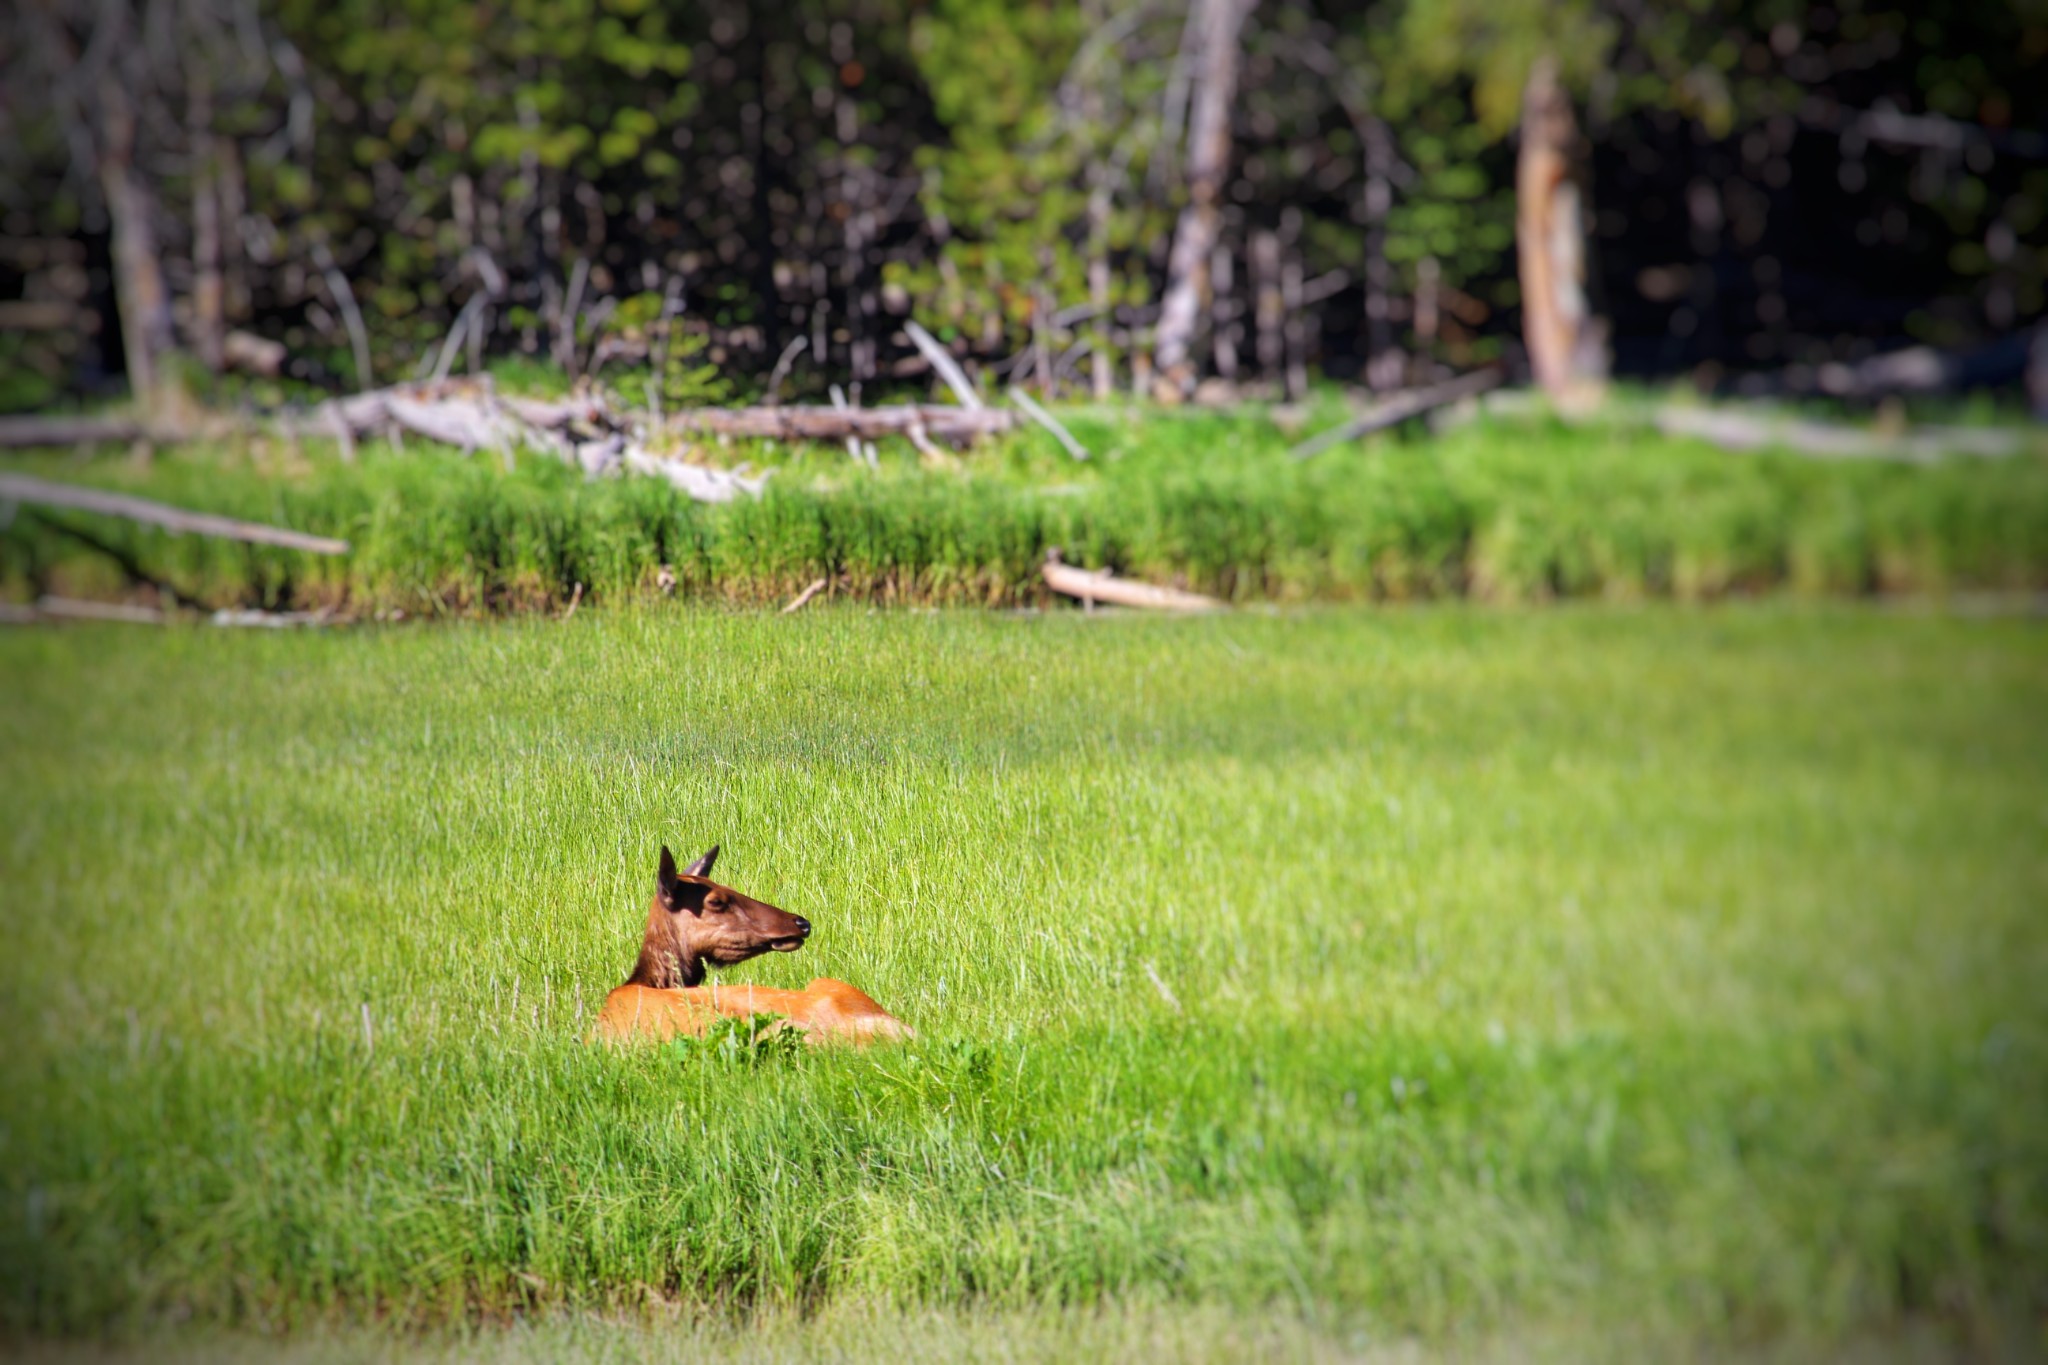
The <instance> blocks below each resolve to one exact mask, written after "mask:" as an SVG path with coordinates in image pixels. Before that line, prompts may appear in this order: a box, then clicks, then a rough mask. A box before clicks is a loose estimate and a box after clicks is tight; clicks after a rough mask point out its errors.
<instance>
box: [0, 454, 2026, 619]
mask: <svg viewBox="0 0 2048 1365" xmlns="http://www.w3.org/2000/svg"><path fill="white" fill-rule="evenodd" d="M1075 421H1076V422H1077V424H1078V425H1079V426H1080V428H1081V430H1082V432H1083V433H1084V435H1086V436H1087V437H1088V439H1089V440H1090V441H1091V443H1092V444H1094V445H1095V446H1096V448H1097V449H1098V450H1099V451H1100V452H1101V456H1100V458H1098V459H1097V460H1095V461H1094V462H1092V463H1091V464H1090V465H1087V466H1078V465H1074V464H1072V463H1070V462H1068V463H1058V464H1056V463H1054V462H1053V461H1052V460H1051V459H1050V458H1049V457H1048V456H1047V455H1046V454H1045V452H1044V451H1043V450H1041V449H1039V448H1038V447H1037V446H1036V445H1035V444H1034V441H1035V440H1036V437H1035V434H1034V435H1032V436H1024V437H1018V438H1015V439H1013V440H1012V441H1010V442H1009V443H1008V444H1007V445H1005V446H999V447H997V448H995V449H993V450H991V451H988V452H984V453H983V454H981V455H977V456H976V457H974V461H973V463H972V465H971V467H970V468H969V469H968V470H967V471H965V472H961V473H930V472H922V471H919V470H918V469H917V468H916V466H915V465H914V464H913V463H912V462H911V461H909V460H908V459H899V460H895V461H892V462H891V464H890V465H889V467H888V468H887V470H886V471H885V472H883V473H882V474H879V475H872V476H870V475H860V474H855V473H853V472H851V471H849V470H848V469H847V468H846V467H845V465H844V461H843V460H842V461H840V462H839V463H836V464H835V463H833V462H832V461H831V458H830V457H829V456H828V455H826V454H822V453H820V452H817V451H811V452H802V453H796V454H792V453H790V452H788V451H772V450H766V449H755V450H753V451H751V452H746V453H750V454H752V455H753V456H755V457H756V458H758V459H761V460H764V461H767V462H770V463H773V462H776V461H781V462H782V465H783V467H782V468H781V469H780V470H779V472H778V475H777V477H776V478H775V479H774V480H773V481H772V482H771V484H770V486H769V492H768V494H767V496H766V497H764V498H763V499H761V500H760V501H758V502H755V501H752V500H741V501H739V502H735V503H733V504H730V505H726V506H721V507H707V506H704V505H701V504H697V503H692V502H690V501H688V500H687V499H684V498H682V497H681V496H680V495H678V494H676V493H674V492H672V491H671V490H669V489H667V488H666V487H665V486H663V485H661V484H659V483H658V482H656V481H651V480H646V479H634V480H608V481H600V482H597V483H586V482H584V481H583V480H582V479H581V477H580V476H578V475H576V474H575V473H573V472H572V471H569V470H568V469H566V468H564V467H562V466H560V465H559V464H555V463H553V462H551V461H544V460H543V461H532V460H529V461H527V462H524V463H522V464H521V465H520V466H519V468H518V469H517V470H516V471H514V472H513V473H510V474H507V473H505V472H503V471H502V470H501V469H499V468H498V467H497V465H496V462H495V461H494V460H492V459H489V458H485V459H478V460H473V461H466V460H463V459H461V458H459V457H456V456H453V455H449V454H445V453H441V454H431V453H422V451H421V448H420V447H419V446H418V445H417V444H414V445H413V446H411V447H408V450H409V452H410V453H407V454H395V453H393V452H390V451H388V450H383V449H381V448H372V450H371V451H370V452H369V453H368V455H367V457H366V458H365V460H364V461H363V463H361V464H360V465H356V466H345V465H342V464H339V463H338V462H336V461H334V460H333V459H332V457H331V456H329V455H326V454H316V455H315V456H314V457H312V458H302V459H300V460H299V461H297V462H296V463H295V464H287V463H286V462H282V461H279V460H278V459H276V458H275V457H272V458H270V459H268V460H265V461H252V460H250V459H248V458H246V457H243V456H237V455H234V454H232V453H228V452H223V451H217V450H215V451H199V452H196V453H192V454H188V455H181V456H176V457H170V458H162V459H160V460H159V461H158V462H157V463H156V464H154V465H153V466H151V467H149V468H148V469H146V470H138V469H136V468H134V467H132V466H128V465H125V464H122V463H118V462H114V463H101V464H89V465H86V466H83V467H80V468H64V469H61V470H60V472H61V473H62V475H63V476H64V477H67V478H74V479H84V480H88V481H94V482H101V483H106V484H109V485H111V486H118V487H124V488H129V489H132V490H134V491H138V492H142V493H146V494H150V495H154V496H159V497H162V498H165V499H167V500H170V501H174V502H178V503H181V504H186V505H191V506H198V507H205V508H209V509H213V510H218V511H224V512H229V513H233V514H237V515H242V516H246V517H252V518H257V519H261V520H267V521H273V522H282V523H286V524H289V525H293V526H297V527H301V528H303V529H308V530H313V531H317V532H321V533H324V534H331V535H337V536H342V537H346V538H347V539H349V540H350V541H351V542H353V544H354V547H355V548H354V552H353V553H352V554H351V555H349V556H348V557H347V558H345V559H339V560H322V559H319V558H317V557H313V556H305V555H299V554H294V553H291V552H284V551H275V550H269V549H264V548H259V547H250V546H242V545H234V544H229V543H224V542H217V541H202V540H199V539H197V538H191V537H184V538H180V537H170V536H165V535H162V534H160V533H157V532H152V531H146V530H141V529H137V528H133V527H125V526H120V525H98V526H86V525H85V524H84V522H83V521H82V520H81V519H79V518H78V517H76V516H75V515H69V514H49V515H47V516H46V515H44V514H41V513H36V512H33V511H25V512H23V513H22V514H21V515H20V516H19V517H18V518H17V520H16V521H15V522H14V523H13V524H12V525H11V526H10V527H9V528H8V529H7V530H6V531H5V533H4V534H0V586H4V587H6V588H7V589H8V590H10V591H12V592H14V593H15V594H17V595H21V594H24V593H26V592H29V591H32V590H41V589H48V588H52V587H55V588H58V589H61V590H65V591H72V592H86V593H110V592H116V591H119V590H120V589H121V588H122V587H123V579H122V576H121V574H120V573H119V572H118V571H117V570H115V569H114V568H113V566H112V565H111V564H110V562H109V561H108V560H107V559H105V558H104V557H103V556H101V555H99V554H97V553H96V552H93V551H90V550H87V549H85V548H83V547H81V546H80V545H78V544H77V543H76V542H75V541H72V540H70V539H67V538H66V537H65V536H64V535H62V534H61V533H59V532H57V531H55V530H53V529H52V523H53V522H54V523H64V524H69V525H73V526H78V527H82V528H83V529H87V530H88V531H89V532H90V534H92V535H95V536H98V537H100V538H103V539H106V540H110V541H112V542H114V543H115V544H116V546H117V548H120V549H121V550H122V551H123V552H124V553H126V554H127V555H129V556H130V557H131V558H132V559H133V560H134V561H135V562H136V564H137V565H139V566H140V567H141V568H142V570H143V571H144V574H145V576H146V577H149V578H154V579H156V580H159V581H161V582H165V583H168V584H170V585H171V586H172V587H174V588H176V589H177V590H178V591H180V592H182V593H184V594H185V595H187V596H189V597H192V598H194V599H198V600H201V601H204V602H206V603H208V604H210V605H223V604H228V603H239V604H246V605H261V606H272V607H287V606H299V607H310V606H341V607H345V608H348V609H350V610H353V611H357V612H361V613H373V612H378V611H389V610H392V609H398V610H403V611H406V612H409V613H413V614H419V613H423V612H424V613H444V612H463V613H467V612H476V611H484V610H517V609H520V608H523V607H540V606H558V605H559V604H561V603H562V602H564V601H566V600H567V599H569V598H570V597H571V596H572V595H573V593H574V588H575V585H577V584H582V585H583V586H584V588H585V590H586V592H587V593H589V594H591V595H593V596H594V597H595V598H596V599H599V600H603V599H624V598H634V597H642V596H647V595H651V594H652V593H653V592H654V586H653V585H654V583H655V581H656V579H657V577H658V575H659V574H660V571H661V566H663V565H668V566H670V571H671V573H672V574H673V575H674V576H675V578H676V580H677V588H678V590H679V591H680V592H682V593H683V594H685V595H687V596H695V597H714V598H725V599H731V600H740V601H761V600H765V599H769V598H775V597H781V596H786V595H787V594H789V593H790V592H793V591H795V590H796V589H797V588H799V587H801V586H803V585H804V584H806V583H808V582H810V581H811V580H812V579H814V578H816V577H819V576H827V577H831V578H833V579H834V580H835V582H836V583H837V584H838V586H839V589H840V590H842V591H845V592H849V593H852V594H854V595H856V596H860V597H867V598H876V599H880V600H884V601H915V602H934V603H988V604H1005V603H1019V602H1030V601H1036V600H1041V599H1042V598H1043V596H1044V590H1043V588H1042V587H1041V585H1040V584H1039V581H1038V567H1039V565H1040V564H1041V563H1042V562H1043V559H1044V556H1045V551H1046V549H1047V547H1049V546H1059V547H1061V548H1062V549H1063V550H1064V551H1065V552H1066V554H1067V557H1068V558H1069V560H1070V561H1075V562H1085V563H1088V564H1091V565H1108V566H1111V567H1114V568H1117V569H1119V570H1122V571H1125V572H1128V573H1131V574H1137V575H1142V576H1145V577H1148V578H1156V579H1162V580H1170V581H1175V582H1179V583H1183V584H1187V585H1191V586H1194V587H1196V588H1199V589H1202V590H1204V591H1208V592H1213V593H1219V594H1221V595H1223V596H1226V597H1230V598H1234V599H1238V600H1255V599H1277V600H1301V599H1336V600H1357V599H1369V600H1403V599H1414V598H1432V597H1446V596H1456V595H1465V594H1469V595H1472V596H1476V597H1481V598H1485V599H1489V600H1498V601H1527V600H1536V599H1547V598H1556V597H1607V598H1639V597H1666V596H1669V597H1678V598H1683V599H1702V598H1712V597H1717V596H1722V595H1726V594H1729V593H1743V592H1753V591H1762V590H1772V589H1781V588H1789V589H1791V590H1794V591H1797V592H1802V593H1813V594H1840V593H1847V594H1861V593H1867V592H1872V591H1878V590H1887V591H1919V592H1940V591H1947V590H1951V589H1964V588H2038V587H2041V586H2043V585H2044V584H2048V462H2044V461H2042V460H2040V459H2038V458H2033V457H2022V458H2017V459H2013V460H2008V461H2000V462H1975V461H1970V462H1958V463H1951V464H1944V465H1941V466H1939V467H1935V468H1915V467H1909V466H1896V465H1883V464H1876V463H1861V464H1854V463H1852V464H1826V463H1818V462H1814V461H1808V460H1800V459H1797V458H1794V457H1791V456H1782V455H1779V456H1772V455H1763V456H1734V455H1729V454H1726V453H1724V452H1721V451H1718V450H1713V449H1709V448H1707V447H1704V446H1701V445H1698V444H1695V443H1687V442H1679V441H1671V440H1666V439H1663V438H1661V437H1657V436H1654V435H1649V434H1645V433H1642V432H1635V431H1628V430H1625V429H1620V428H1612V427H1610V428H1598V429H1590V430H1581V431H1573V430H1569V429H1565V428H1562V427H1556V426H1543V425H1526V424H1506V423H1501V424H1494V425H1488V426H1478V427H1469V428H1465V429H1463V430H1460V431H1458V432H1456V433H1453V434H1451V435H1448V436H1445V437H1442V438H1438V439H1432V440H1426V441H1415V442H1408V443H1400V442H1386V443H1382V444H1379V445H1374V446H1367V447H1359V448H1353V449H1349V450H1342V451H1336V452H1331V453H1329V454H1326V455H1324V456H1322V457H1320V458H1319V459H1317V460H1314V461H1311V462H1308V463H1305V464H1304V463H1297V462H1294V461H1291V460H1289V459H1287V458H1286V456H1285V453H1284V450H1285V442H1284V440H1283V438H1282V437H1281V434H1280V433H1279V431H1278V430H1277V429H1275V428H1273V427H1272V426H1270V425H1269V424H1267V423H1265V422H1263V421H1260V420H1254V419H1250V418H1245V419H1235V420H1232V419H1223V418H1214V417H1211V418H1166V417H1154V418H1150V419H1146V420H1121V419H1114V418H1113V416H1112V415H1101V416H1097V417H1096V418H1094V419H1093V420H1092V421H1091V419H1089V418H1088V417H1086V416H1081V417H1077V418H1076V419H1075ZM48 464H49V462H44V463H43V465H35V464H33V463H31V466H30V467H37V468H41V467H46V466H48Z"/></svg>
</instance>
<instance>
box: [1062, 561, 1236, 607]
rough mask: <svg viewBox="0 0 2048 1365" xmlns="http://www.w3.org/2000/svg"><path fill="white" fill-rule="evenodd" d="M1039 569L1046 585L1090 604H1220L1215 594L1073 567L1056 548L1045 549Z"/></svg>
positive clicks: (1211, 605) (1121, 605)
mask: <svg viewBox="0 0 2048 1365" xmlns="http://www.w3.org/2000/svg"><path fill="white" fill-rule="evenodd" d="M1039 572H1040V573H1042V574H1043V575H1044V576H1045V585H1046V586H1047V587H1048V588H1051V589H1052V590H1053V591H1054V592H1057V593H1063V594H1065V595H1066V596H1068V597H1075V598H1079V599H1080V600H1081V601H1082V602H1084V603H1086V604H1088V605H1090V606H1093V605H1094V604H1095V603H1097V602H1108V603H1111V604H1113V605H1115V606H1119V607H1146V608H1149V609H1151V610H1154V611H1214V610H1218V609H1220V608H1221V607H1222V606H1223V603H1221V602H1219V601H1217V600H1216V599H1215V598H1213V597H1204V596H1202V595H1201V594H1200V593H1193V592H1182V591H1181V590H1180V589H1178V588H1162V587H1159V586H1157V585H1155V584H1151V583H1133V582H1131V581H1130V580H1128V579H1123V578H1118V577H1116V576H1115V575H1114V574H1112V573H1111V572H1110V571H1109V570H1108V569H1103V570H1101V571H1099V572H1091V571H1090V570H1087V569H1077V568H1075V567H1073V566H1072V565H1071V564H1066V563H1063V562H1061V560H1060V552H1059V550H1058V549H1057V548H1054V549H1050V550H1047V551H1046V552H1045V564H1044V565H1043V567H1041V568H1040V570H1039Z"/></svg>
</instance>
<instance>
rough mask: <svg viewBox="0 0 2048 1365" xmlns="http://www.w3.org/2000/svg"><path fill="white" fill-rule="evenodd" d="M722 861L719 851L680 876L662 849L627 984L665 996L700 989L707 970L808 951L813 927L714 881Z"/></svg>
mask: <svg viewBox="0 0 2048 1365" xmlns="http://www.w3.org/2000/svg"><path fill="white" fill-rule="evenodd" d="M717 860H718V845H716V844H713V845H712V846H711V851H710V852H709V853H706V854H705V855H704V856H703V857H701V858H699V859H698V860H697V861H696V862H694V863H691V864H690V865H689V866H688V867H686V868H684V869H683V870H682V871H681V872H678V871H676V860H675V855H674V854H672V853H670V852H669V851H668V847H667V845H663V846H662V850H661V867H660V869H659V870H658V871H657V872H656V874H655V883H654V904H653V905H652V906H650V907H649V908H648V911H647V934H646V937H645V938H643V939H642V940H641V943H640V960H639V961H638V962H636V963H635V964H634V966H633V975H632V976H631V977H629V978H627V982H626V984H628V985H635V986H653V987H655V988H656V989H660V990H672V989H674V988H675V987H678V986H696V985H701V984H703V981H704V968H705V966H706V964H709V965H712V966H718V967H730V966H732V965H733V964H734V963H736V962H745V961H746V960H747V959H748V958H750V957H759V956H760V955H761V954H763V953H793V952H795V951H796V950H797V949H799V948H801V947H803V946H804V940H805V939H806V938H808V937H809V936H810V932H811V922H810V921H809V920H807V919H805V918H804V917H803V916H801V915H792V914H790V913H789V912H788V911H786V910H779V909H777V908H776V907H775V906H772V905H770V904H768V902H766V901H757V900H755V899H754V898H753V897H752V896H746V895H742V894H740V893H739V892H737V891H735V890H733V889H732V888H731V887H729V886H720V885H719V884H718V883H717V882H714V881H712V880H711V877H710V873H711V864H712V863H714V862H716V861H717Z"/></svg>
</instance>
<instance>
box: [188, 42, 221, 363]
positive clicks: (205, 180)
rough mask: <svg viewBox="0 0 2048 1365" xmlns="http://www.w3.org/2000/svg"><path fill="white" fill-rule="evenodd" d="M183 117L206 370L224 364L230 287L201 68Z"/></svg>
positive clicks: (198, 337)
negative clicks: (189, 147) (223, 271)
mask: <svg viewBox="0 0 2048 1365" xmlns="http://www.w3.org/2000/svg"><path fill="white" fill-rule="evenodd" d="M189 84H190V89H189V90H188V92H187V94H186V111H185V118H186V122H187V124H188V125H189V126H190V128H191V130H192V349H193V350H194V351H195V352H196V353H197V354H198V356H199V361H200V363H201V364H203V365H205V366H206V368H207V369H209V370H211V371H213V372H214V373H215V374H219V373H220V371H221V368H222V366H223V365H224V364H225V351H226V342H227V312H226V303H227V287H226V284H225V281H224V280H223V277H222V275H221V266H220V260H221V240H220V238H221V233H220V226H221V224H220V195H219V191H218V189H217V188H216V185H217V182H218V179H219V174H218V160H217V157H216V155H215V151H214V136H213V90H212V87H211V86H210V85H209V84H208V82H207V80H206V77H205V73H204V71H203V70H197V71H195V72H194V73H193V74H192V76H191V77H190V78H189Z"/></svg>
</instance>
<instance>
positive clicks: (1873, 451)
mask: <svg viewBox="0 0 2048 1365" xmlns="http://www.w3.org/2000/svg"><path fill="white" fill-rule="evenodd" d="M1653 420H1654V421H1655V423H1656V426H1657V430H1659V431H1661V432H1663V433H1664V434H1665V435H1666V436H1693V437H1697V438H1699V439H1700V440H1703V441H1709V442H1712V443H1713V444H1714V445H1717V446H1720V447H1721V448H1722V449H1724V450H1738V451H1748V450H1765V449H1781V450H1787V451H1790V452H1791V453H1792V454H1795V455H1804V456H1807V457H1809V458H1811V459H1817V460H1859V459H1860V460H1902V461H1905V462H1907V463H1910V464H1934V463H1936V462H1938V461H1940V460H1941V459H1942V458H1944V457H1945V456H1949V455H1974V456H1977V457H1978V458H1980V459H2000V458H2003V457H2005V456H2009V455H2017V454H2019V453H2020V452H2021V451H2023V450H2025V449H2026V448H2027V437H2026V436H2025V435H2024V434H2023V433H2021V432H2017V431H2002V430H1999V429H1997V428H1993V427H1940V428H1929V429H1926V430H1923V431H1919V432H1912V433H1901V434H1899V435H1890V434H1887V433H1884V432H1878V431H1869V430H1865V429H1863V428H1861V427H1851V426H1843V425H1840V424H1838V423H1834V422H1818V421H1814V420H1813V419H1811V418H1804V417H1780V416H1776V415H1774V414H1767V413H1754V412H1740V411H1736V410H1734V409H1730V408H1694V407H1675V406H1674V407H1663V408H1659V409H1657V411H1656V413H1655V414H1654V415H1653Z"/></svg>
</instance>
